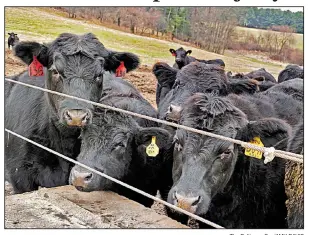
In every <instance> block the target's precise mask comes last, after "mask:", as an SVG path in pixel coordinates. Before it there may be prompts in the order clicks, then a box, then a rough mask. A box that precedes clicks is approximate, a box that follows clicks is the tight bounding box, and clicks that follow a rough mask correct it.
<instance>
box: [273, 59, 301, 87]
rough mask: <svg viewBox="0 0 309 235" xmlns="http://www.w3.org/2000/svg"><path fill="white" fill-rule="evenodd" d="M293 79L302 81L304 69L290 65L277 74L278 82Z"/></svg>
mask: <svg viewBox="0 0 309 235" xmlns="http://www.w3.org/2000/svg"><path fill="white" fill-rule="evenodd" d="M294 78H301V79H304V68H303V67H300V66H298V65H296V64H290V65H288V66H286V67H285V69H284V70H282V71H281V72H280V73H279V76H278V82H279V83H280V82H284V81H287V80H291V79H294Z"/></svg>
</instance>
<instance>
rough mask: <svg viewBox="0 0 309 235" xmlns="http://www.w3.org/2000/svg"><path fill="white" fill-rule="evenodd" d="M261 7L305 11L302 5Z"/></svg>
mask: <svg viewBox="0 0 309 235" xmlns="http://www.w3.org/2000/svg"><path fill="white" fill-rule="evenodd" d="M259 8H277V9H281V10H282V11H287V10H290V11H292V12H297V11H303V8H302V7H259Z"/></svg>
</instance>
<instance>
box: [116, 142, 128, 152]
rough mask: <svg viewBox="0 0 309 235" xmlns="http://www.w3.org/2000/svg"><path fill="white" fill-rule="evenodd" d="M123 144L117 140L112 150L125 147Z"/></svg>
mask: <svg viewBox="0 0 309 235" xmlns="http://www.w3.org/2000/svg"><path fill="white" fill-rule="evenodd" d="M125 147H126V146H125V144H124V143H123V142H119V143H118V144H115V145H114V147H113V150H119V149H122V148H125Z"/></svg>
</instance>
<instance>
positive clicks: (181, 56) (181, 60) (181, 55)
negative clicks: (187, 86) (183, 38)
mask: <svg viewBox="0 0 309 235" xmlns="http://www.w3.org/2000/svg"><path fill="white" fill-rule="evenodd" d="M170 52H171V54H172V55H173V56H175V62H176V63H177V65H178V67H179V68H182V67H183V66H184V65H186V56H187V55H190V54H191V53H192V51H191V50H188V51H185V50H184V49H183V48H182V47H180V48H178V49H177V50H176V51H175V50H174V49H170Z"/></svg>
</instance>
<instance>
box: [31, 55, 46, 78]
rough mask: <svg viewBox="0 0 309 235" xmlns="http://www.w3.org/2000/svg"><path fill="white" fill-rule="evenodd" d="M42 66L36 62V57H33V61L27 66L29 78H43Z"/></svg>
mask: <svg viewBox="0 0 309 235" xmlns="http://www.w3.org/2000/svg"><path fill="white" fill-rule="evenodd" d="M43 75H44V72H43V65H42V64H41V63H40V62H39V61H38V59H37V58H36V56H33V61H32V63H31V64H30V65H29V76H30V77H39V76H43Z"/></svg>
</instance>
